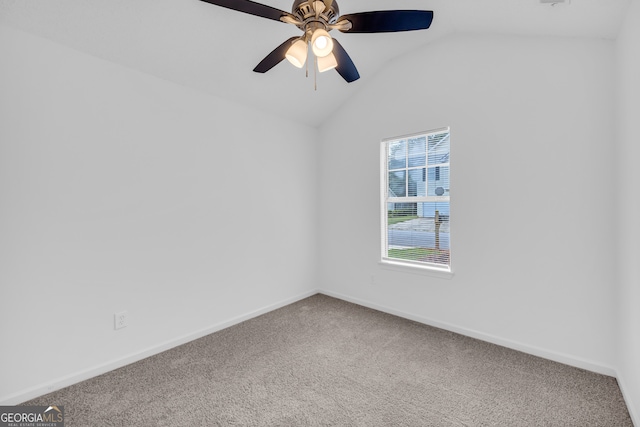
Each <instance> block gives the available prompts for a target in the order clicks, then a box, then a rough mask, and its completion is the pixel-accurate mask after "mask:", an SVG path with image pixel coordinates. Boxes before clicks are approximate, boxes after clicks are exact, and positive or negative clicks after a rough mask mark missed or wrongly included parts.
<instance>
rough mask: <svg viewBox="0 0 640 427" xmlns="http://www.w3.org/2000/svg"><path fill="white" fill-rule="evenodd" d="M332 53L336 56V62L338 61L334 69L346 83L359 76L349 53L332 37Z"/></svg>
mask: <svg viewBox="0 0 640 427" xmlns="http://www.w3.org/2000/svg"><path fill="white" fill-rule="evenodd" d="M333 55H334V56H335V57H336V62H338V66H337V67H336V71H337V72H338V74H340V75H341V76H342V78H343V79H345V80H346V81H347V83H351V82H353V81H356V80H358V79H359V78H360V74H359V73H358V69H357V68H356V66H355V65H354V64H353V61H352V60H351V58H350V57H349V54H348V53H347V51H346V50H344V48H343V47H342V45H341V44H340V43H339V42H338V40H336V39H335V38H334V39H333Z"/></svg>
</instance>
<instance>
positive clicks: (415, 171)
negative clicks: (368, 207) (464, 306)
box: [380, 128, 451, 270]
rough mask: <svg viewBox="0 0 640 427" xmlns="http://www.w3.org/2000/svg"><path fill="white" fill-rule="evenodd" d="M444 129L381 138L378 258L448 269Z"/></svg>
mask: <svg viewBox="0 0 640 427" xmlns="http://www.w3.org/2000/svg"><path fill="white" fill-rule="evenodd" d="M450 145H451V142H450V133H449V128H444V129H438V130H434V131H428V132H424V133H419V134H414V135H410V136H402V137H397V138H393V139H387V140H384V141H382V143H381V149H380V158H381V162H380V169H381V174H380V175H381V176H380V183H381V186H380V187H381V223H382V224H381V225H382V227H381V232H382V236H381V237H382V239H381V241H382V262H383V263H385V262H386V263H394V264H406V265H413V266H419V267H426V268H433V269H438V270H443V269H444V270H450V267H451V248H450V246H451V239H450V209H449V207H450V204H449V203H450V201H449V199H450V185H449V168H450Z"/></svg>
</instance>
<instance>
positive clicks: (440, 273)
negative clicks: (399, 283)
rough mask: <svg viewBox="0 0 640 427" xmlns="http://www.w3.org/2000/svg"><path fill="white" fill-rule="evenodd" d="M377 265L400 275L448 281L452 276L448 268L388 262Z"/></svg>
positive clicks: (384, 261)
mask: <svg viewBox="0 0 640 427" xmlns="http://www.w3.org/2000/svg"><path fill="white" fill-rule="evenodd" d="M378 264H379V265H380V266H381V267H382V268H384V269H385V270H392V271H399V272H401V273H409V274H418V275H421V276H431V277H437V278H440V279H448V280H450V279H452V278H453V276H454V273H453V271H452V270H451V269H448V268H437V267H431V266H422V265H415V264H408V263H404V262H399V261H388V260H383V261H379V262H378Z"/></svg>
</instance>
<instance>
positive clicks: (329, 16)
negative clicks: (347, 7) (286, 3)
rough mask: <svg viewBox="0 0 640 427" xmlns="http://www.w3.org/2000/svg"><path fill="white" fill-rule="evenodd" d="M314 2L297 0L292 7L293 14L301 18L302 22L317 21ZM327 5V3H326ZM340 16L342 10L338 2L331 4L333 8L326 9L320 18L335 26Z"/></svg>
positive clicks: (311, 0)
mask: <svg viewBox="0 0 640 427" xmlns="http://www.w3.org/2000/svg"><path fill="white" fill-rule="evenodd" d="M313 1H314V0H295V1H294V2H293V6H292V7H291V13H293V14H294V15H296V16H297V17H298V18H300V20H301V21H309V20H316V11H315V9H314V8H313ZM325 5H326V3H325ZM339 15H340V9H339V8H338V3H337V2H336V1H333V2H331V6H330V7H328V8H325V10H323V11H322V13H321V14H320V16H319V17H318V18H320V19H322V20H323V21H325V22H326V23H327V24H333V23H335V22H336V20H337V19H338V16H339Z"/></svg>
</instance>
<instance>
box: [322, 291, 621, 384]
mask: <svg viewBox="0 0 640 427" xmlns="http://www.w3.org/2000/svg"><path fill="white" fill-rule="evenodd" d="M320 293H321V294H324V295H327V296H330V297H334V298H338V299H341V300H344V301H348V302H352V303H354V304H358V305H362V306H364V307H368V308H372V309H374V310H378V311H382V312H384V313H388V314H393V315H394V316H398V317H402V318H405V319H409V320H413V321H415V322H418V323H423V324H425V325H429V326H433V327H436V328H440V329H445V330H447V331H451V332H455V333H458V334H461V335H465V336H468V337H471V338H476V339H479V340H481V341H486V342H490V343H492V344H497V345H500V346H502V347H507V348H510V349H513V350H518V351H521V352H523V353H527V354H531V355H533V356H538V357H542V358H543V359H548V360H553V361H554V362H559V363H563V364H565V365H569V366H574V367H576V368H581V369H585V370H587V371H591V372H596V373H598V374H603V375H608V376H610V377H616V370H615V369H614V368H612V367H610V366H606V365H602V364H600V363H597V362H592V361H590V360H586V359H582V358H579V357H574V356H571V355H567V354H563V353H559V352H556V351H551V350H547V349H544V348H540V347H535V346H530V345H527V344H523V343H520V342H517V341H512V340H508V339H504V338H500V337H497V336H494V335H490V334H486V333H483V332H480V331H476V330H473V329H468V328H464V327H460V326H456V325H452V324H449V323H446V322H439V321H437V320H433V319H429V318H426V317H422V316H417V315H414V314H411V313H406V312H403V311H401V310H396V309H393V308H390V307H386V306H383V305H380V304H376V303H372V302H370V301H365V300H362V299H359V298H354V297H351V296H348V295H344V294H340V293H337V292H333V291H327V290H320Z"/></svg>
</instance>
